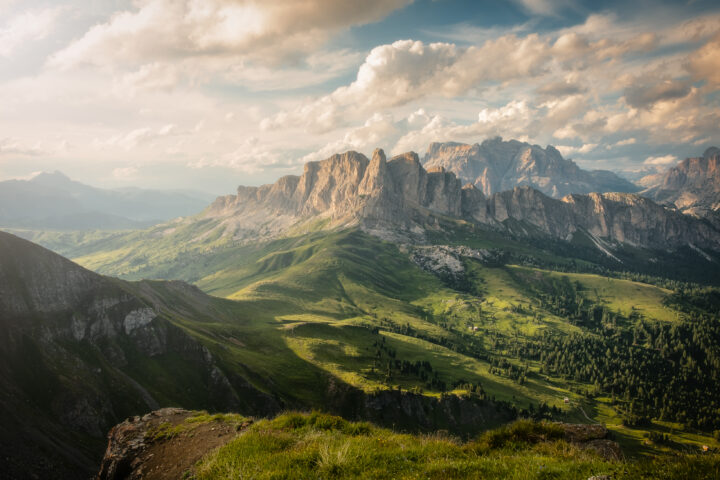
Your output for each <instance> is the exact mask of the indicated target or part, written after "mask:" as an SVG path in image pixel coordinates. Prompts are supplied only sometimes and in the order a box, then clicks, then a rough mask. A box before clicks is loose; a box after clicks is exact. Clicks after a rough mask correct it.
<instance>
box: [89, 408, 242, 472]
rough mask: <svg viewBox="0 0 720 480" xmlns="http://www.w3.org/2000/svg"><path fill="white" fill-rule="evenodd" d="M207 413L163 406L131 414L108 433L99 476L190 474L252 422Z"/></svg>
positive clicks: (240, 418)
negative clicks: (225, 419) (230, 420)
mask: <svg viewBox="0 0 720 480" xmlns="http://www.w3.org/2000/svg"><path fill="white" fill-rule="evenodd" d="M207 417H208V416H207V415H204V414H203V412H191V411H188V410H183V409H181V408H163V409H160V410H156V411H153V412H151V413H148V414H146V415H143V416H135V417H131V418H128V419H127V420H125V421H124V422H122V423H119V424H117V425H115V426H114V427H113V428H112V429H111V430H110V432H109V433H108V444H107V449H106V450H105V456H104V457H103V460H102V463H101V464H100V471H99V472H98V474H97V476H96V477H95V478H96V480H133V479H138V480H139V479H147V478H153V479H168V480H170V479H177V478H184V477H183V475H184V474H186V472H188V471H189V470H190V469H191V468H192V466H193V465H194V464H195V462H197V461H198V460H200V459H201V458H202V456H203V455H205V454H206V453H208V452H210V451H211V450H212V449H214V448H217V447H219V446H221V445H223V444H225V443H227V442H228V441H230V440H231V439H232V438H234V437H235V436H236V435H237V433H238V432H239V431H241V430H243V429H244V428H246V427H247V426H248V425H250V424H251V423H252V422H251V420H242V417H239V416H229V418H237V419H238V421H237V422H228V421H218V420H214V419H212V418H209V419H207V420H204V419H205V418H207Z"/></svg>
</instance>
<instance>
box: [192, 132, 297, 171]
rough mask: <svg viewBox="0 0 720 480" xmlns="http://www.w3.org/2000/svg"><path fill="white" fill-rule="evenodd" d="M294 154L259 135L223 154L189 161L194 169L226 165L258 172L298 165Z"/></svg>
mask: <svg viewBox="0 0 720 480" xmlns="http://www.w3.org/2000/svg"><path fill="white" fill-rule="evenodd" d="M292 158H293V157H292V155H291V154H290V153H289V152H287V151H283V150H282V149H278V148H273V147H271V146H268V145H266V144H263V143H262V142H260V140H259V139H258V137H248V138H246V139H244V140H243V141H242V142H240V145H239V146H238V147H237V148H235V149H234V150H232V151H230V152H228V153H225V154H223V155H220V156H217V157H213V158H207V157H202V158H200V159H198V160H193V161H191V162H188V164H187V166H188V167H190V168H193V169H201V168H207V167H224V168H230V169H232V170H235V171H238V172H242V173H246V174H257V173H261V172H263V171H264V170H266V169H268V168H280V169H288V168H292V167H293V166H295V165H296V162H294V161H292V160H288V159H292Z"/></svg>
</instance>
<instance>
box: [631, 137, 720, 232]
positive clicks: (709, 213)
mask: <svg viewBox="0 0 720 480" xmlns="http://www.w3.org/2000/svg"><path fill="white" fill-rule="evenodd" d="M650 180H652V182H650V181H648V182H646V183H647V184H649V185H650V186H649V187H648V188H647V189H646V190H644V191H643V192H642V194H643V195H644V196H646V197H648V198H651V199H653V200H654V201H656V202H658V203H663V204H672V205H674V206H675V207H677V208H678V209H680V210H681V211H682V212H684V213H688V214H691V215H695V216H699V217H705V218H708V219H709V220H710V221H711V222H713V223H714V224H715V225H716V226H717V227H720V149H718V148H717V147H710V148H708V149H707V150H705V152H704V153H703V156H702V157H691V158H686V159H685V160H683V161H681V162H680V163H678V164H677V165H675V166H674V167H672V168H670V169H668V170H667V171H666V172H664V173H662V174H660V175H656V176H654V177H653V178H652V179H650Z"/></svg>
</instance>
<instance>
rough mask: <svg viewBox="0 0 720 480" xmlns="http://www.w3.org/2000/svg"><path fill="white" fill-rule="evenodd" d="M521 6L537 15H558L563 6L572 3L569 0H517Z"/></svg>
mask: <svg viewBox="0 0 720 480" xmlns="http://www.w3.org/2000/svg"><path fill="white" fill-rule="evenodd" d="M515 2H516V3H518V4H519V5H520V6H522V7H523V8H525V9H526V10H528V11H529V12H530V13H534V14H536V15H545V16H552V15H556V14H557V13H558V11H559V10H560V9H562V8H566V7H568V6H571V5H572V2H571V1H569V0H515Z"/></svg>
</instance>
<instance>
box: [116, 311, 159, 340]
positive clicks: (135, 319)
mask: <svg viewBox="0 0 720 480" xmlns="http://www.w3.org/2000/svg"><path fill="white" fill-rule="evenodd" d="M155 317H157V315H156V314H155V311H154V310H153V309H152V308H139V309H137V310H133V311H132V312H130V313H128V314H127V315H126V316H125V321H124V322H123V326H124V327H125V333H126V334H128V335H130V333H131V332H133V331H134V330H136V329H138V328H140V327H144V326H145V325H147V324H148V323H150V322H152V321H153V320H154V319H155Z"/></svg>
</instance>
